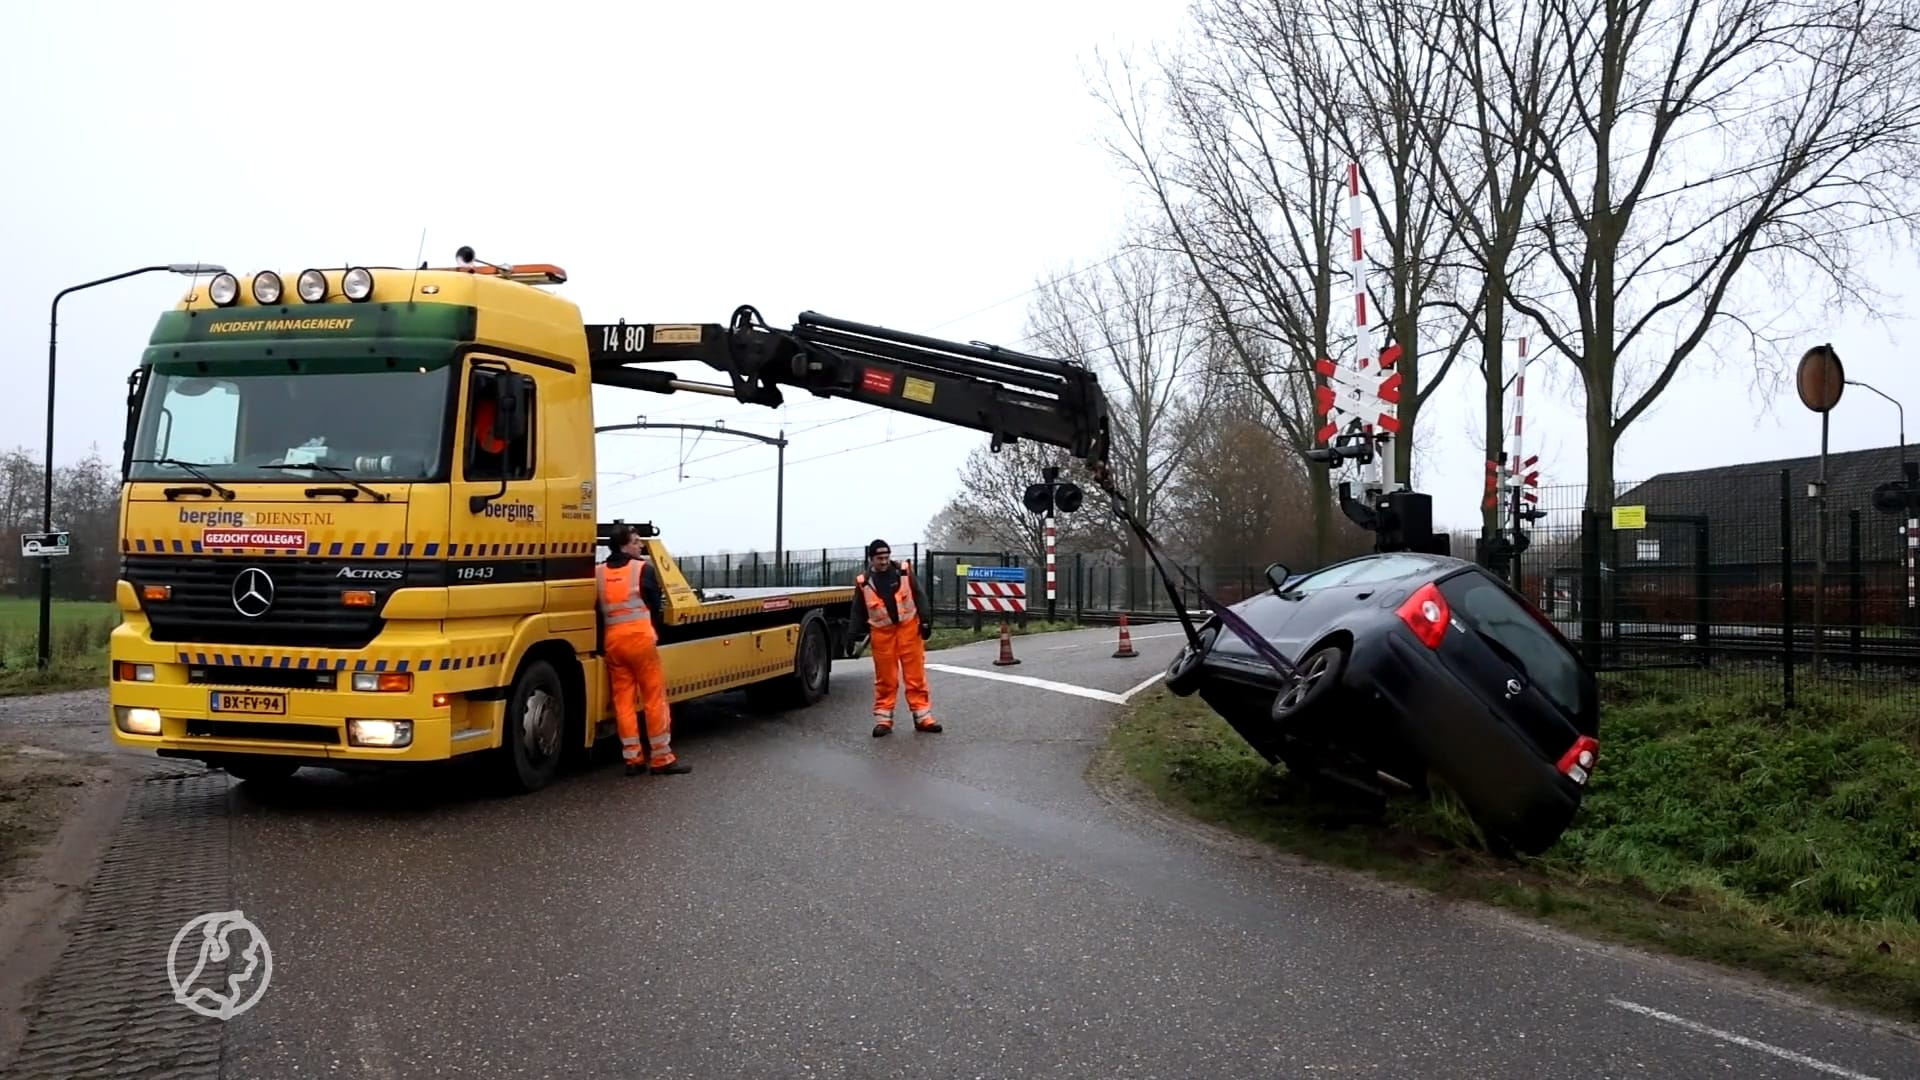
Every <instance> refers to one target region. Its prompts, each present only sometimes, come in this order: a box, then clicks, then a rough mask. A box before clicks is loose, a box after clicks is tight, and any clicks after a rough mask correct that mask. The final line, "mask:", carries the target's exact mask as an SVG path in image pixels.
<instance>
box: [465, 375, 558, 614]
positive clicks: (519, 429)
mask: <svg viewBox="0 0 1920 1080" xmlns="http://www.w3.org/2000/svg"><path fill="white" fill-rule="evenodd" d="M461 400H462V407H461V410H460V417H461V421H460V425H459V439H460V441H459V443H458V444H457V446H456V448H455V454H454V459H455V461H456V463H457V466H458V468H459V470H460V472H459V479H458V480H457V481H456V482H455V484H454V485H453V488H454V490H453V505H452V506H451V507H450V508H449V509H450V511H451V513H450V519H451V521H452V523H453V527H452V529H451V530H450V535H449V536H448V549H447V558H448V562H449V566H448V568H447V583H448V584H449V585H452V586H455V587H456V590H455V592H454V595H453V599H452V602H451V609H450V612H449V613H450V614H456V613H457V614H460V615H482V614H514V613H526V612H536V611H540V610H542V608H543V606H544V604H545V602H546V558H545V547H546V539H547V522H546V492H545V490H544V487H543V486H542V485H541V484H540V483H538V482H537V481H536V480H535V476H536V474H537V473H538V471H539V467H540V460H539V457H540V455H539V449H540V441H541V430H540V422H539V408H538V405H539V402H538V398H537V395H536V388H535V383H534V379H533V377H532V376H530V375H527V374H525V373H522V372H518V371H515V370H513V368H512V366H511V365H510V364H508V363H507V362H506V361H503V360H495V359H490V358H481V359H478V360H475V361H474V362H472V363H471V364H469V365H468V367H467V384H466V387H465V388H464V390H463V392H462V399H461Z"/></svg>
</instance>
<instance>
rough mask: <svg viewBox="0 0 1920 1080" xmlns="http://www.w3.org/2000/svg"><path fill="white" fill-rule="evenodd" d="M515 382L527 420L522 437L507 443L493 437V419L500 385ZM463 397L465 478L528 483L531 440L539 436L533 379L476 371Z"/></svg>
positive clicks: (531, 450) (531, 459)
mask: <svg viewBox="0 0 1920 1080" xmlns="http://www.w3.org/2000/svg"><path fill="white" fill-rule="evenodd" d="M503 379H518V380H520V384H521V386H522V387H523V391H522V396H523V400H524V402H525V406H524V411H525V413H526V417H527V434H526V438H523V439H515V440H512V441H510V442H506V441H501V440H499V439H497V438H495V436H494V431H493V418H494V416H495V415H496V413H497V412H498V408H497V403H498V399H499V391H500V383H501V380H503ZM470 386H471V388H470V390H469V391H468V394H467V449H466V459H467V479H468V480H531V479H532V478H533V465H534V461H533V447H534V440H535V439H537V438H538V437H539V428H538V426H537V425H538V421H537V419H536V418H537V417H538V415H539V413H538V410H537V408H536V406H535V403H534V402H535V398H534V384H533V380H532V379H529V378H526V377H525V376H522V375H518V374H514V373H510V372H504V371H490V370H486V369H484V368H483V369H480V370H477V371H475V372H474V373H473V380H472V382H471V384H470Z"/></svg>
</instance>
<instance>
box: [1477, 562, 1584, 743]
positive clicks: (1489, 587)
mask: <svg viewBox="0 0 1920 1080" xmlns="http://www.w3.org/2000/svg"><path fill="white" fill-rule="evenodd" d="M1441 591H1442V592H1443V593H1445V594H1446V597H1447V603H1448V604H1449V606H1451V607H1452V608H1453V613H1454V614H1455V615H1457V616H1459V617H1460V619H1461V620H1462V621H1464V622H1466V623H1467V624H1468V626H1470V627H1472V628H1473V629H1476V630H1479V631H1480V632H1482V633H1484V634H1486V635H1487V636H1488V637H1490V638H1492V639H1494V640H1495V641H1498V642H1499V643H1500V644H1501V645H1503V646H1505V647H1506V648H1507V650H1508V651H1509V652H1511V653H1512V654H1513V655H1514V656H1516V657H1518V658H1519V660H1520V663H1521V665H1522V666H1523V667H1524V668H1525V669H1526V670H1525V672H1524V674H1525V675H1526V677H1527V680H1528V681H1529V682H1531V683H1533V685H1534V686H1536V687H1538V688H1539V690H1540V692H1541V693H1543V694H1545V695H1547V697H1549V698H1551V699H1552V700H1553V702H1554V704H1556V705H1558V706H1560V707H1561V708H1562V709H1565V710H1566V711H1567V714H1568V715H1569V716H1576V717H1578V716H1583V715H1585V713H1586V711H1587V706H1588V701H1587V677H1586V672H1585V671H1584V670H1582V669H1581V667H1580V661H1579V659H1578V658H1577V657H1575V656H1574V655H1573V653H1572V652H1571V651H1570V650H1569V648H1568V647H1567V645H1566V642H1565V641H1564V640H1563V639H1562V638H1561V637H1560V636H1559V635H1557V634H1555V633H1554V632H1553V631H1552V630H1551V629H1550V628H1548V627H1546V626H1543V625H1541V622H1540V620H1541V618H1542V617H1541V616H1539V615H1537V614H1535V613H1534V612H1531V611H1528V610H1527V608H1526V606H1525V605H1524V604H1522V603H1521V601H1519V600H1516V599H1515V598H1514V597H1513V595H1512V594H1511V593H1509V592H1507V590H1505V589H1503V588H1501V587H1500V586H1499V585H1498V584H1497V583H1495V582H1493V581H1491V580H1489V579H1487V578H1486V577H1485V576H1483V575H1481V574H1478V573H1472V572H1469V573H1465V574H1457V575H1455V576H1454V577H1452V578H1451V579H1449V580H1447V581H1446V582H1443V583H1442V585H1441Z"/></svg>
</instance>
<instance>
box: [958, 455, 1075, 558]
mask: <svg viewBox="0 0 1920 1080" xmlns="http://www.w3.org/2000/svg"><path fill="white" fill-rule="evenodd" d="M1077 464H1078V463H1077V462H1075V461H1074V460H1073V458H1072V457H1071V456H1070V455H1069V454H1068V453H1067V452H1066V451H1065V450H1061V449H1059V448H1057V447H1052V446H1047V445H1046V444H1044V443H1036V442H1031V441H1028V440H1022V441H1020V442H1016V443H1011V444H1009V445H1006V446H1003V447H1001V448H1000V449H999V450H998V451H994V450H991V449H989V448H988V447H986V446H976V447H974V448H973V449H972V450H971V451H969V452H968V454H967V460H966V463H965V464H964V465H962V466H961V467H960V490H959V492H957V493H956V494H955V495H954V497H953V498H952V499H951V500H950V501H949V502H948V504H947V505H946V506H945V507H944V508H942V509H941V511H940V513H939V514H938V515H936V520H938V521H940V522H941V523H942V524H943V525H944V526H945V527H946V528H948V529H951V530H952V531H953V532H954V533H956V534H958V535H962V536H966V537H969V538H970V539H972V540H973V541H974V542H976V543H977V542H979V541H982V540H984V541H987V542H989V543H991V544H992V545H993V546H994V547H996V548H999V549H1001V550H1004V551H1009V552H1018V553H1020V554H1023V555H1025V556H1026V557H1028V558H1030V559H1032V560H1034V561H1035V562H1039V561H1043V560H1044V559H1045V558H1046V553H1047V546H1046V535H1045V531H1044V530H1043V529H1042V528H1041V522H1040V518H1039V517H1038V516H1037V515H1035V514H1034V513H1033V512H1032V511H1029V510H1028V509H1027V507H1026V503H1025V502H1024V501H1023V496H1024V495H1025V493H1026V490H1027V485H1028V484H1031V483H1034V482H1035V481H1037V480H1039V479H1040V471H1041V470H1042V469H1044V468H1046V467H1047V466H1049V465H1053V466H1058V467H1059V468H1060V471H1061V475H1062V477H1071V478H1072V479H1074V481H1075V482H1076V483H1079V484H1081V485H1082V486H1084V487H1088V488H1089V489H1092V481H1091V480H1089V479H1087V478H1086V477H1084V476H1082V475H1081V474H1080V470H1079V469H1078V468H1077ZM1105 517H1106V502H1105V500H1103V499H1100V498H1098V497H1096V498H1090V499H1088V500H1087V502H1086V506H1085V508H1084V509H1082V510H1080V511H1079V512H1077V513H1073V514H1062V515H1061V516H1060V518H1059V520H1058V525H1057V529H1058V532H1057V544H1056V547H1057V548H1058V549H1059V550H1062V551H1066V550H1082V551H1084V550H1088V549H1089V548H1099V549H1105V550H1111V547H1110V544H1111V536H1112V533H1111V526H1110V525H1108V523H1107V522H1106V521H1105V520H1104V519H1105Z"/></svg>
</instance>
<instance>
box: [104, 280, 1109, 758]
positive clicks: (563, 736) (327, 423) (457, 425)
mask: <svg viewBox="0 0 1920 1080" xmlns="http://www.w3.org/2000/svg"><path fill="white" fill-rule="evenodd" d="M565 281H566V275H565V273H564V272H562V271H561V270H560V269H559V268H558V267H555V266H552V265H549V264H538V265H531V266H529V265H520V266H499V265H494V264H491V263H486V262H482V261H480V260H477V259H475V258H474V257H473V252H472V249H470V248H462V249H461V251H460V253H459V255H458V257H457V259H456V262H455V265H453V266H449V267H442V268H428V267H426V266H425V265H422V266H421V267H420V268H417V269H409V268H397V267H368V266H350V267H338V268H314V269H305V270H299V271H296V272H292V273H291V274H290V276H283V275H282V273H280V272H277V271H260V272H257V273H253V274H250V275H247V276H245V277H240V276H236V275H233V274H225V273H223V274H218V275H215V276H213V277H211V278H209V279H206V280H204V281H196V282H195V284H194V286H193V288H192V290H191V291H190V292H189V293H188V295H187V296H186V297H185V298H184V299H183V300H182V301H181V302H180V303H179V304H178V305H177V306H176V307H175V308H174V309H173V310H170V311H166V312H164V313H162V314H161V316H160V318H159V321H158V323H157V324H156V326H155V327H154V330H153V333H152V335H151V337H150V340H149V344H148V347H147V349H146V352H145V355H144V356H143V357H142V360H141V363H140V365H139V367H138V368H136V369H135V370H134V372H133V374H132V375H131V376H130V377H129V380H128V385H129V393H128V399H127V428H126V441H125V445H124V448H123V462H122V476H123V485H122V490H121V496H120V498H121V504H120V548H121V553H122V564H121V573H120V580H119V583H118V585H117V587H116V599H117V601H118V604H119V607H120V610H121V612H122V613H123V615H124V621H123V622H122V624H121V625H120V627H119V628H118V629H117V630H115V631H114V633H113V636H112V640H111V643H110V647H109V652H110V665H109V667H110V684H109V685H110V692H109V700H110V708H111V711H112V721H113V739H114V741H115V743H117V744H118V745H120V746H123V747H133V748H138V749H143V750H151V751H153V752H155V753H157V754H160V755H162V756H168V757H183V758H192V759H198V760H201V761H205V762H207V763H209V764H211V765H215V766H218V767H221V768H224V769H225V770H227V771H228V772H229V773H231V774H233V775H234V776H237V777H240V778H242V779H261V780H272V779H278V778H282V777H285V776H287V775H289V774H291V773H292V772H293V771H294V770H296V769H298V768H300V767H302V766H320V767H326V768H336V769H355V768H364V767H382V766H404V765H411V764H418V763H423V762H438V761H445V760H449V759H453V758H459V757H464V756H466V755H472V754H481V755H485V756H486V757H487V758H488V759H489V761H490V764H491V765H492V767H493V771H494V772H495V774H496V775H497V777H498V778H499V779H500V780H501V781H502V782H503V783H504V784H505V785H506V786H507V787H508V788H510V789H513V790H520V791H530V790H534V789H537V788H540V787H543V786H544V785H546V784H547V783H548V782H550V781H551V780H552V778H553V777H554V775H555V774H556V772H557V771H558V769H559V768H560V766H561V764H562V762H563V761H564V760H566V759H569V758H573V759H584V757H585V752H586V751H589V750H590V749H591V748H592V747H593V746H594V745H595V743H596V742H598V741H599V740H601V739H604V738H606V737H609V736H610V735H611V734H612V730H613V720H612V716H613V713H612V709H611V706H610V703H609V700H608V698H609V693H608V679H607V674H606V670H605V667H604V665H603V663H602V661H601V659H600V657H599V656H598V654H597V652H596V620H595V615H594V579H593V574H594V565H595V562H596V552H597V549H599V548H600V547H603V546H604V544H605V540H606V537H607V534H608V530H609V529H610V528H611V525H610V524H608V523H601V522H600V521H599V520H598V515H597V512H596V507H597V505H598V499H597V494H598V489H597V483H596V473H595V470H596V455H595V444H594V427H595V425H594V422H593V419H594V418H593V408H594V406H593V396H592V388H593V387H594V386H596V385H601V386H613V387H623V388H627V389H632V390H637V391H643V392H650V393H675V392H681V391H687V392H697V393H706V394H714V395H719V396H727V397H732V398H734V399H735V400H737V401H740V402H743V403H749V404H758V405H764V406H768V407H777V406H778V405H780V403H781V401H782V400H783V399H782V396H781V390H780V388H781V387H782V386H790V387H794V388H797V389H801V390H805V391H806V392H809V393H812V394H814V395H816V396H820V397H840V398H845V399H848V400H852V401H857V402H861V403H866V404H872V405H877V406H881V407H885V408H891V409H897V410H900V411H903V412H907V413H911V414H916V415H921V416H926V417H930V418H933V419H937V420H943V421H946V422H950V423H954V424H957V425H961V426H966V427H971V428H974V429H977V430H980V431H984V432H987V433H989V434H990V435H991V436H992V438H993V445H994V448H995V449H998V448H999V447H1000V446H1001V445H1003V444H1005V443H1010V442H1013V441H1016V440H1018V439H1022V438H1031V439H1037V440H1040V441H1043V442H1047V443H1050V444H1053V445H1058V446H1062V447H1068V448H1071V449H1072V451H1073V452H1074V453H1075V454H1076V455H1078V456H1080V457H1082V458H1085V459H1087V460H1089V461H1098V462H1102V463H1104V461H1105V459H1106V454H1107V446H1108V435H1107V404H1106V399H1105V397H1104V396H1103V394H1102V393H1101V391H1100V388H1099V386H1098V380H1097V378H1096V377H1095V376H1094V375H1093V373H1092V372H1091V371H1089V370H1088V369H1087V368H1086V367H1084V366H1083V365H1080V364H1077V363H1072V362H1065V361H1056V360H1049V359H1044V358H1041V357H1034V356H1028V355H1026V354H1022V353H1017V352H1012V351H1010V350H1004V349H999V348H996V347H993V346H986V345H978V344H960V343H955V342H944V341H940V340H938V339H934V338H928V337H922V336H919V335H912V334H903V333H899V332H895V331H890V330H884V329H882V328H879V327H872V326H865V325H863V324H859V323H850V322H846V321H844V320H838V319H830V318H827V317H825V316H820V315H815V314H811V313H808V314H805V315H802V316H801V320H800V322H799V323H798V324H796V325H795V326H794V327H792V328H791V329H784V330H783V329H775V328H772V327H769V326H767V325H766V324H765V322H764V321H762V320H761V319H760V316H759V314H758V312H756V311H755V310H754V309H753V308H751V307H744V306H743V307H741V308H739V309H737V310H736V311H735V312H734V314H733V317H732V319H731V321H730V322H729V323H728V324H726V325H721V324H716V323H683V324H659V323H627V322H624V321H622V322H614V323H592V324H589V323H586V322H584V321H583V320H582V317H581V314H580V311H579V309H578V307H577V306H576V305H575V304H574V303H573V302H572V301H570V300H567V299H566V298H564V297H562V296H560V295H558V294H556V293H555V292H553V291H550V290H551V289H552V287H554V286H558V285H562V284H564V283H565ZM676 360H693V361H698V362H701V363H705V364H706V365H708V366H709V367H711V368H714V369H715V370H718V371H721V372H723V373H725V374H726V375H727V377H728V381H727V383H725V384H717V383H702V382H693V381H688V380H685V379H683V378H681V377H679V376H678V375H676V374H674V373H673V372H671V371H662V370H657V369H649V368H647V367H646V366H645V365H647V364H650V363H658V362H670V361H676ZM643 535H644V536H645V544H646V548H647V557H648V558H650V559H651V560H652V561H653V564H654V566H655V567H656V568H657V570H658V573H659V578H660V583H661V586H662V589H663V592H664V595H665V605H664V606H665V611H664V613H663V618H662V622H663V624H664V629H663V630H662V634H661V646H662V647H661V656H662V662H663V664H664V666H665V670H666V676H667V683H668V696H669V698H670V700H672V701H676V702H679V701H686V700H688V699H691V698H697V697H703V696H706V695H710V694H717V693H722V692H726V691H731V690H736V689H741V688H745V689H747V690H748V691H749V693H750V694H752V695H754V696H756V697H759V698H761V699H763V700H765V701H766V702H767V703H769V704H773V705H777V706H785V707H801V706H806V705H810V704H812V703H814V702H817V701H819V700H820V699H821V698H822V697H823V696H825V695H826V694H827V693H828V690H829V677H830V675H831V672H832V663H833V658H834V657H836V656H841V655H845V654H846V652H847V649H848V645H849V644H850V640H849V639H850V637H854V636H857V635H850V633H849V627H848V626H847V625H846V618H847V611H848V609H849V607H850V601H851V599H852V585H851V582H849V583H848V584H846V585H843V586H835V587H830V588H789V589H755V590H735V591H734V592H733V593H732V594H731V595H730V596H728V597H725V598H722V597H715V598H705V597H702V596H701V595H700V594H698V593H697V592H696V590H694V589H693V588H691V587H690V586H689V585H688V583H687V580H686V578H685V576H684V575H683V574H682V573H681V572H680V570H679V569H678V567H676V566H675V564H674V560H673V557H672V555H671V554H670V553H669V552H668V550H667V548H666V545H665V542H664V541H663V540H662V539H661V538H660V536H659V535H658V533H657V532H656V531H654V530H652V529H651V528H650V527H649V528H643Z"/></svg>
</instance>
